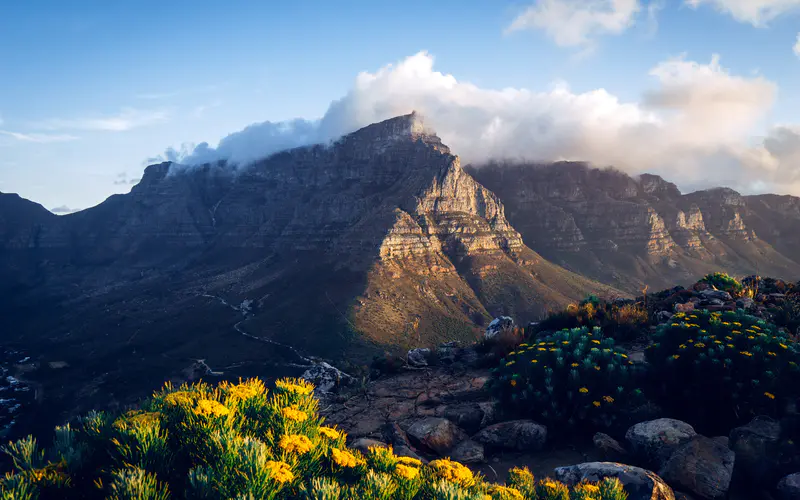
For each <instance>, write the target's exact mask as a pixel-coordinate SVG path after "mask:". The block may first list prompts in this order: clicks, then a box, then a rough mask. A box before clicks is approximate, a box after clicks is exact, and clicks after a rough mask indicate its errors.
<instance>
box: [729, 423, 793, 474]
mask: <svg viewBox="0 0 800 500" xmlns="http://www.w3.org/2000/svg"><path fill="white" fill-rule="evenodd" d="M780 436H781V426H780V424H779V423H778V422H776V421H774V420H772V419H769V418H764V417H756V418H754V419H753V420H751V421H750V423H748V424H747V425H743V426H741V427H737V428H735V429H733V430H732V431H731V436H730V448H731V450H733V452H734V453H735V454H736V472H735V473H734V474H735V475H736V477H737V480H740V479H741V480H743V481H744V482H746V483H748V484H752V485H758V486H765V487H772V486H773V485H774V484H775V482H774V481H777V480H778V478H779V477H780V476H778V477H775V476H776V475H777V470H778V464H777V457H778V448H779V446H780Z"/></svg>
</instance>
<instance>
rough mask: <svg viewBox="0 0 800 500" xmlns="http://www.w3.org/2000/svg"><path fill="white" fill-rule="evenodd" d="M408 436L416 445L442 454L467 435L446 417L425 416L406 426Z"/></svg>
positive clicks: (448, 451) (447, 452)
mask: <svg viewBox="0 0 800 500" xmlns="http://www.w3.org/2000/svg"><path fill="white" fill-rule="evenodd" d="M408 437H409V438H411V442H412V443H414V444H416V445H417V446H421V447H423V448H425V449H428V450H430V451H433V452H435V453H438V454H439V455H442V456H444V455H447V454H449V453H450V451H451V450H452V449H453V448H455V446H456V445H457V444H458V443H460V442H461V441H463V440H465V439H466V438H467V435H466V433H465V432H464V431H462V430H461V429H460V428H459V427H458V426H457V425H456V424H454V423H453V422H451V421H449V420H447V419H446V418H438V417H427V418H423V419H422V420H417V421H416V422H414V423H413V424H411V426H410V427H409V428H408Z"/></svg>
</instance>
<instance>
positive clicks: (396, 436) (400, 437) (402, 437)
mask: <svg viewBox="0 0 800 500" xmlns="http://www.w3.org/2000/svg"><path fill="white" fill-rule="evenodd" d="M383 437H384V439H386V442H387V443H389V444H391V445H392V446H394V447H399V446H406V447H408V448H411V441H409V440H408V434H406V431H404V430H403V429H402V428H400V426H399V425H398V424H397V422H389V423H387V424H386V425H384V426H383Z"/></svg>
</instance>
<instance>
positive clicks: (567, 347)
mask: <svg viewBox="0 0 800 500" xmlns="http://www.w3.org/2000/svg"><path fill="white" fill-rule="evenodd" d="M639 377H640V372H639V369H638V367H636V366H635V365H633V364H632V363H631V361H630V360H628V357H627V355H626V354H625V353H624V352H622V351H621V350H619V349H617V348H615V347H614V340H613V339H611V338H604V337H603V333H602V330H600V329H599V328H595V329H594V330H592V331H591V332H590V331H589V330H588V329H587V328H585V327H584V328H575V329H572V330H562V331H560V332H558V333H555V334H554V335H552V336H550V337H547V338H545V339H543V340H541V341H540V342H537V343H535V344H530V345H528V344H520V346H519V349H518V350H517V351H516V352H512V353H511V354H509V356H507V357H506V358H504V359H503V360H501V363H500V366H498V367H497V368H494V369H493V370H492V379H491V380H490V388H491V389H492V391H493V392H494V394H495V395H496V397H497V398H498V399H499V400H500V403H501V405H502V406H503V408H504V409H506V410H507V411H509V412H511V413H514V414H517V415H521V416H525V417H528V418H532V419H534V420H536V421H538V422H540V423H543V424H548V425H549V426H550V428H551V429H552V430H554V431H556V432H558V430H559V428H560V429H562V430H563V429H564V428H565V427H566V428H569V429H572V428H575V427H577V426H579V425H580V426H581V428H582V429H584V430H589V429H588V428H587V426H586V424H587V423H588V424H592V426H593V427H595V428H608V427H611V426H612V425H615V424H617V423H618V420H619V419H620V417H624V416H625V414H626V412H628V411H629V410H630V409H632V408H633V407H635V406H638V405H640V404H642V403H643V397H642V392H641V390H639V389H638V388H637V383H638V381H639Z"/></svg>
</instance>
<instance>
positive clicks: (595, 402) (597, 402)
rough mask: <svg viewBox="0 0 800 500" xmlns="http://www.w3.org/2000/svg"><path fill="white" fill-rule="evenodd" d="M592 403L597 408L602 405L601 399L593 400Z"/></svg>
mask: <svg viewBox="0 0 800 500" xmlns="http://www.w3.org/2000/svg"><path fill="white" fill-rule="evenodd" d="M592 404H593V405H594V406H595V407H597V408H599V407H600V401H592Z"/></svg>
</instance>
